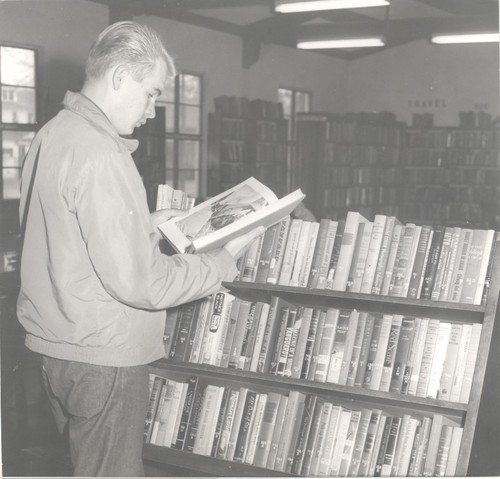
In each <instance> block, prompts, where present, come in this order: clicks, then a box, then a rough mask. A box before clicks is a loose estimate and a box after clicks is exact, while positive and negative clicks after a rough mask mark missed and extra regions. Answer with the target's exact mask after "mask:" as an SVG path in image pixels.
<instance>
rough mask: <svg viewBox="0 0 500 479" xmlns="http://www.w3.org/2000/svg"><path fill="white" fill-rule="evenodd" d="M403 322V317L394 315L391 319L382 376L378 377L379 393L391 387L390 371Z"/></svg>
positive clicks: (392, 366) (392, 367)
mask: <svg viewBox="0 0 500 479" xmlns="http://www.w3.org/2000/svg"><path fill="white" fill-rule="evenodd" d="M402 322H403V315H401V314H395V315H393V317H392V323H391V328H390V330H389V340H388V341H387V348H386V350H385V356H384V361H383V365H382V375H381V377H380V385H379V388H378V389H379V391H385V392H388V391H389V388H390V386H391V379H392V371H393V369H394V362H395V360H396V352H397V351H396V350H397V347H398V342H399V334H400V331H401V325H402Z"/></svg>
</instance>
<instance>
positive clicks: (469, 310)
mask: <svg viewBox="0 0 500 479" xmlns="http://www.w3.org/2000/svg"><path fill="white" fill-rule="evenodd" d="M494 251H495V252H494V258H493V261H492V265H493V266H492V270H491V279H490V283H489V290H488V295H487V297H486V299H485V301H483V302H482V303H481V304H464V303H456V302H449V301H436V300H426V299H412V298H403V297H391V296H379V295H373V294H363V293H350V292H345V291H333V290H326V289H311V288H305V287H292V286H288V285H272V284H268V283H262V284H258V283H251V282H243V281H235V282H232V283H225V284H224V287H225V288H227V290H228V291H229V292H230V293H231V294H232V295H234V296H235V297H236V298H239V299H240V300H242V301H249V302H255V301H259V302H264V303H272V301H273V298H281V299H282V300H284V301H288V302H290V303H293V304H294V305H297V306H298V307H310V308H320V309H326V308H335V309H338V310H344V309H347V310H350V311H352V310H355V311H358V312H370V313H373V314H381V315H382V314H391V315H402V316H403V317H413V318H414V317H420V318H432V319H434V320H438V321H441V322H451V323H454V324H459V325H465V324H480V325H481V335H480V338H479V344H478V350H477V357H476V360H475V369H474V374H473V377H472V379H471V382H472V383H471V388H470V395H469V398H468V401H462V402H459V401H456V400H453V401H452V400H442V399H437V398H435V397H427V396H426V395H425V394H424V395H423V396H422V395H406V394H402V393H399V392H386V391H382V390H377V389H369V388H365V387H358V386H347V385H345V384H344V385H342V384H339V383H333V382H328V381H326V382H319V381H316V380H310V379H300V378H297V377H290V376H284V375H276V374H271V373H261V372H255V371H251V370H245V369H230V368H227V367H218V366H214V365H211V364H195V363H189V362H185V361H176V360H171V359H164V360H161V361H158V362H156V363H155V364H154V367H153V368H152V369H151V371H152V372H153V373H154V374H158V375H163V376H166V377H168V378H169V379H170V378H171V379H173V380H178V381H182V380H186V378H189V377H192V376H194V375H196V376H198V377H203V378H205V379H206V381H207V382H208V383H210V384H215V385H217V386H224V387H241V386H245V387H248V388H251V389H252V390H256V391H257V392H261V393H266V394H267V393H269V392H277V393H282V394H285V393H287V392H291V391H297V392H299V393H303V394H304V395H314V396H316V397H317V398H318V400H321V401H325V402H327V401H332V402H334V403H335V404H338V405H340V406H342V407H344V408H348V409H350V410H352V411H362V410H363V409H370V410H373V411H374V410H382V411H383V412H384V414H385V413H387V415H389V416H390V417H391V416H392V415H393V416H398V415H400V416H403V415H405V414H410V415H412V417H418V418H421V419H422V418H425V417H432V418H433V419H434V418H436V417H438V416H439V417H443V418H445V420H446V421H451V422H452V423H453V424H457V425H459V427H461V428H462V438H461V442H460V449H459V454H458V458H457V461H456V470H455V474H454V475H455V476H465V475H467V473H468V472H469V474H470V471H469V470H468V467H469V461H470V458H471V453H472V451H473V450H474V449H477V447H478V446H477V439H475V437H477V436H478V435H480V434H481V431H478V430H477V428H476V426H477V425H478V416H479V413H480V412H481V411H480V404H481V398H482V393H483V389H485V387H486V386H487V385H486V384H485V372H486V368H487V365H488V362H489V361H488V356H489V353H490V348H491V346H492V345H493V344H494V339H493V326H494V324H495V321H496V320H497V321H498V318H497V316H498V314H499V313H498V295H499V291H500V249H499V248H498V247H497V248H495V250H494ZM490 361H491V360H490ZM481 427H484V424H483V426H481ZM144 458H145V459H149V460H151V461H154V462H157V463H164V464H168V465H175V466H182V465H183V464H185V465H189V469H191V470H193V471H195V472H198V473H200V474H201V475H215V476H263V475H264V476H280V475H283V471H277V470H271V469H265V468H261V467H255V466H253V465H250V464H245V463H235V462H232V461H228V460H225V459H216V458H214V457H208V456H204V455H200V454H192V453H190V452H185V451H180V450H175V449H172V448H167V447H159V446H156V445H153V444H145V445H144ZM286 475H294V474H291V473H290V471H287V472H286ZM299 475H300V474H299ZM431 475H432V474H431Z"/></svg>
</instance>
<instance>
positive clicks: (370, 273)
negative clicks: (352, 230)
mask: <svg viewBox="0 0 500 479" xmlns="http://www.w3.org/2000/svg"><path fill="white" fill-rule="evenodd" d="M386 223H387V216H386V215H375V218H374V219H373V227H372V232H371V237H370V244H369V245H368V253H367V256H366V263H365V269H364V272H363V278H362V280H361V288H360V292H361V293H368V294H369V293H371V291H372V286H373V280H374V278H375V268H376V267H377V261H378V257H379V254H380V248H381V246H382V240H383V237H384V230H385V225H386Z"/></svg>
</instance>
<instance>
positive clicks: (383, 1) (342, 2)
mask: <svg viewBox="0 0 500 479" xmlns="http://www.w3.org/2000/svg"><path fill="white" fill-rule="evenodd" d="M386 5H389V1H388V0H311V1H309V2H308V1H301V2H293V1H292V2H291V1H279V0H277V1H276V2H275V5H274V9H275V11H276V12H280V13H296V12H313V11H318V10H337V9H351V8H367V7H383V6H386Z"/></svg>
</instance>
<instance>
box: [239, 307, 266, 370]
mask: <svg viewBox="0 0 500 479" xmlns="http://www.w3.org/2000/svg"><path fill="white" fill-rule="evenodd" d="M261 308H262V303H260V302H259V301H255V302H253V303H252V304H251V306H250V310H249V312H248V315H247V320H246V323H245V331H244V333H243V338H242V341H241V349H240V352H239V359H238V367H237V369H246V365H247V364H248V362H249V359H248V358H249V354H250V353H249V352H250V351H252V341H253V339H254V337H255V333H256V323H257V321H258V319H259V314H260V310H261Z"/></svg>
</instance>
